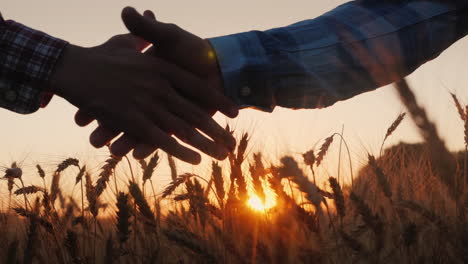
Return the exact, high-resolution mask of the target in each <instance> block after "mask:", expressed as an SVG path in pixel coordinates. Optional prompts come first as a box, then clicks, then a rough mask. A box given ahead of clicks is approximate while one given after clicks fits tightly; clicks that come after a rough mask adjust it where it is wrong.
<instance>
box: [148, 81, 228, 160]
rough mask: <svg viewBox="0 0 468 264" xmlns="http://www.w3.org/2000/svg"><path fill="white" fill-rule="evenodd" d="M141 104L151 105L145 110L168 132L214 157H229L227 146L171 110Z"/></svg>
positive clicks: (221, 158) (220, 158)
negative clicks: (204, 133)
mask: <svg viewBox="0 0 468 264" xmlns="http://www.w3.org/2000/svg"><path fill="white" fill-rule="evenodd" d="M160 88H161V87H160ZM140 105H141V106H145V105H147V106H150V107H148V108H147V109H144V110H145V112H150V113H151V116H149V117H150V119H151V120H153V121H154V122H155V123H156V124H158V126H159V127H160V128H161V129H162V130H164V131H166V132H167V133H170V134H174V136H176V137H177V138H179V139H180V140H182V141H183V142H185V143H187V144H189V145H191V146H193V147H195V148H196V149H199V150H200V151H202V152H203V153H205V154H207V155H209V156H211V157H213V158H216V159H219V160H223V159H225V158H226V157H227V155H228V152H227V149H226V148H225V147H223V146H222V145H220V144H216V143H215V142H213V141H211V140H210V139H208V138H207V137H205V136H203V135H202V134H201V133H200V132H198V131H197V130H196V129H195V127H193V126H191V125H190V124H188V123H187V122H186V121H184V120H182V119H181V118H179V117H178V116H176V115H174V114H173V113H171V112H169V111H168V110H167V109H165V108H163V107H161V106H159V105H155V104H154V103H153V104H150V103H141V104H140ZM150 108H151V109H150Z"/></svg>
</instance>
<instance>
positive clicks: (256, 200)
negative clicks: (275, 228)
mask: <svg viewBox="0 0 468 264" xmlns="http://www.w3.org/2000/svg"><path fill="white" fill-rule="evenodd" d="M247 205H248V206H249V207H250V208H252V209H254V210H255V211H259V212H265V211H266V210H268V209H270V208H272V207H274V206H275V205H276V201H275V200H274V199H272V198H270V197H267V198H266V199H265V202H263V201H262V199H260V197H258V196H257V195H252V196H251V197H250V199H249V200H248V201H247Z"/></svg>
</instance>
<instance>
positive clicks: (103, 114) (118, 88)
mask: <svg viewBox="0 0 468 264" xmlns="http://www.w3.org/2000/svg"><path fill="white" fill-rule="evenodd" d="M122 20H123V22H124V24H125V26H126V27H127V28H128V30H129V31H130V33H129V34H124V35H117V36H114V37H112V38H111V39H110V40H109V41H107V42H106V43H104V44H102V45H100V46H96V47H92V48H82V47H78V46H74V45H68V46H67V47H66V48H65V50H64V52H63V53H62V57H61V58H60V60H59V61H58V64H57V65H56V67H55V72H54V73H53V75H52V78H51V80H50V85H51V89H52V91H53V92H54V93H55V94H57V95H59V96H61V97H63V98H65V99H66V100H67V101H69V102H70V103H71V104H73V105H75V106H76V107H78V109H79V110H78V112H77V113H76V116H75V121H76V123H77V124H78V125H79V126H86V125H88V124H89V123H91V122H92V121H93V120H97V121H98V123H99V126H98V127H97V128H96V130H94V131H93V132H92V134H91V136H90V142H91V144H92V145H93V146H95V147H98V148H99V147H102V146H104V145H106V144H108V143H109V142H111V141H112V144H111V145H110V150H111V152H112V154H114V155H117V156H123V155H126V154H127V153H129V152H130V151H131V150H133V155H134V157H135V158H138V159H142V158H145V157H147V156H149V155H150V154H151V153H152V152H153V151H154V150H155V149H157V148H160V149H162V150H164V151H166V152H167V153H168V154H170V155H173V156H175V157H177V158H179V159H181V160H183V161H186V162H189V163H192V164H197V163H199V162H200V161H201V156H200V154H199V153H197V152H195V151H193V150H191V149H189V148H187V147H185V146H183V145H181V144H180V143H179V142H178V141H177V140H176V139H174V138H173V136H174V137H176V138H178V139H179V140H181V141H183V142H185V143H187V144H189V145H191V146H193V147H194V148H196V149H198V150H200V151H202V152H203V153H205V154H207V155H209V156H212V157H214V158H216V159H219V160H222V159H224V158H226V157H227V155H228V152H229V151H231V150H233V149H234V147H235V145H236V142H235V139H234V138H233V136H232V135H231V133H230V132H229V131H226V130H225V129H223V128H222V127H221V126H220V125H219V124H217V123H216V122H215V121H214V120H213V119H212V115H213V114H214V113H215V112H216V111H220V112H222V113H223V114H225V115H226V116H228V117H231V118H233V117H236V116H237V114H238V107H237V106H236V105H235V104H234V103H233V102H232V101H231V100H230V99H228V98H227V97H226V96H225V95H224V92H223V81H222V77H221V73H220V70H219V68H218V65H217V60H216V56H215V54H214V52H213V50H212V48H211V46H210V44H209V42H208V41H207V40H204V39H202V38H199V37H197V36H195V35H193V34H191V33H189V32H186V31H184V30H183V29H181V28H179V27H177V26H176V25H173V24H166V23H162V22H159V21H157V20H156V18H155V16H154V14H153V13H152V12H151V11H145V12H144V14H143V15H140V14H139V13H138V12H137V11H136V10H135V9H133V8H130V7H127V8H125V9H124V10H123V11H122ZM151 44H152V46H151V47H150V48H148V47H149V46H150V45H151ZM144 50H145V51H144ZM143 51H144V52H143ZM199 131H201V132H203V134H202V133H200V132H199ZM119 135H120V137H118V136H119ZM117 137H118V138H117ZM114 139H115V140H114Z"/></svg>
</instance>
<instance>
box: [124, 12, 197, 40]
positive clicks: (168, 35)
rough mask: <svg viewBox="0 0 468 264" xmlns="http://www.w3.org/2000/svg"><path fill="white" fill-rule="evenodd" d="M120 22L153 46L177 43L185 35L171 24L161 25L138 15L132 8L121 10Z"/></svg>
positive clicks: (149, 18)
mask: <svg viewBox="0 0 468 264" xmlns="http://www.w3.org/2000/svg"><path fill="white" fill-rule="evenodd" d="M122 21H123V22H124V24H125V26H126V27H127V29H128V30H129V31H130V32H132V33H133V34H135V35H137V36H140V37H142V38H144V39H146V40H147V41H149V42H152V43H153V44H155V43H158V42H166V43H174V42H177V41H178V40H179V39H180V38H181V37H182V36H183V34H184V33H185V31H183V30H182V29H180V28H179V27H176V26H174V25H172V24H166V23H161V22H158V21H156V20H155V19H153V18H151V17H146V16H142V15H140V14H139V13H138V12H137V11H136V10H135V9H134V8H133V7H125V8H124V9H123V10H122ZM187 33H188V32H187Z"/></svg>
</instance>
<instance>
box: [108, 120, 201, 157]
mask: <svg viewBox="0 0 468 264" xmlns="http://www.w3.org/2000/svg"><path fill="white" fill-rule="evenodd" d="M107 116H108V117H109V118H103V119H102V123H103V125H104V126H106V127H113V128H122V130H123V132H124V133H126V134H129V136H131V137H132V138H134V139H135V140H137V141H138V142H142V143H145V144H148V145H150V146H158V147H159V148H160V149H162V150H164V151H165V152H167V153H169V154H170V155H173V156H175V157H177V158H178V159H180V160H183V161H185V162H189V163H191V164H199V163H200V161H201V156H200V154H198V153H197V152H195V151H193V150H191V149H189V148H187V147H184V146H182V145H181V144H179V143H178V142H177V140H175V139H174V138H172V137H171V136H169V135H168V134H167V133H165V132H164V131H163V130H161V129H160V128H159V127H157V126H155V125H154V123H153V122H152V121H151V120H150V119H148V118H147V117H146V116H145V115H143V114H142V113H141V112H140V111H127V112H126V113H125V114H123V115H121V116H118V117H116V116H115V115H107Z"/></svg>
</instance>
